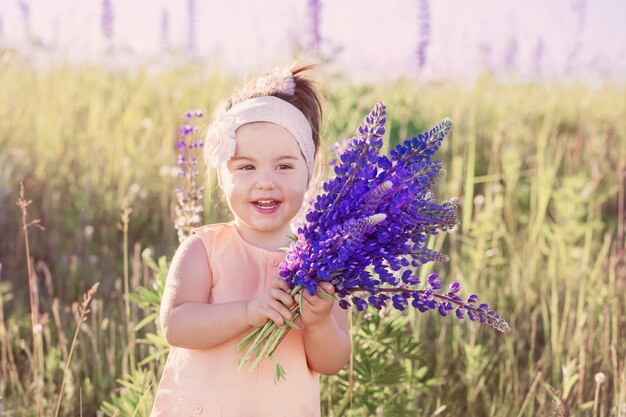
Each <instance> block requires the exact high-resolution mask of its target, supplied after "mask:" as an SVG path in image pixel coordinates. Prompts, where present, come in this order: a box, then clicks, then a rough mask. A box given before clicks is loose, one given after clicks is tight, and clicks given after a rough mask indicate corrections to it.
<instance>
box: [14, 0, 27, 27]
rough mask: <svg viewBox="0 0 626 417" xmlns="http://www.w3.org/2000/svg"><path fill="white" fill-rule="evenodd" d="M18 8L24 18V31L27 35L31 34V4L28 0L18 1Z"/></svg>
mask: <svg viewBox="0 0 626 417" xmlns="http://www.w3.org/2000/svg"><path fill="white" fill-rule="evenodd" d="M16 2H17V7H18V8H19V10H20V15H21V16H22V22H23V23H24V30H26V32H27V33H30V4H28V1H27V0H16Z"/></svg>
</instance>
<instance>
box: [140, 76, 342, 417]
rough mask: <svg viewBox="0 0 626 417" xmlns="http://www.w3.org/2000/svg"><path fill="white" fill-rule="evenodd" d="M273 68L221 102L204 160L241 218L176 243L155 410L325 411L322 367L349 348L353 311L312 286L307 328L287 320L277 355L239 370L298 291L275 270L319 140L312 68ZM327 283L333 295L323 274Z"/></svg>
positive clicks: (204, 415)
mask: <svg viewBox="0 0 626 417" xmlns="http://www.w3.org/2000/svg"><path fill="white" fill-rule="evenodd" d="M311 69H312V67H311V66H306V67H299V68H296V69H293V70H292V71H288V70H282V71H281V70H274V71H273V72H271V73H267V74H264V75H262V76H260V77H258V78H256V79H253V80H251V81H250V82H248V83H247V84H246V85H245V86H243V88H241V89H240V90H239V91H237V92H236V93H235V94H233V95H232V96H231V97H230V98H229V99H227V100H225V101H223V102H222V104H221V107H222V109H221V111H219V112H217V113H216V116H215V119H214V121H213V123H212V125H211V127H210V128H209V131H208V133H207V137H206V141H205V149H204V153H205V155H204V156H205V159H206V161H207V163H208V165H209V166H210V167H214V168H216V169H217V172H218V180H219V184H220V187H221V189H222V190H223V192H224V195H225V197H226V200H227V202H228V206H229V207H230V209H231V211H232V213H233V216H234V221H232V222H231V223H225V224H224V223H222V224H213V225H207V226H203V227H200V228H198V229H195V230H194V232H193V234H192V235H191V236H190V237H189V238H187V239H186V240H185V241H184V242H183V243H182V244H181V245H180V247H179V248H178V250H177V251H176V254H175V256H174V259H173V260H172V265H171V267H170V271H169V275H168V277H167V283H166V287H165V292H164V294H163V300H162V304H161V326H162V328H163V332H164V334H165V338H166V339H167V341H168V343H169V344H170V345H171V349H170V353H169V356H168V358H167V363H166V365H165V369H164V370H163V375H162V377H161V382H160V384H159V388H158V391H157V395H156V400H155V403H154V408H153V410H152V414H151V416H152V417H161V416H163V417H173V416H184V417H188V416H197V417H200V416H201V417H218V416H223V417H287V416H293V417H318V416H319V415H320V392H319V374H334V373H336V372H338V371H339V370H340V369H341V368H342V367H343V366H344V365H345V364H346V362H347V361H348V359H349V356H350V351H351V344H350V338H349V336H348V330H347V328H348V320H347V314H346V312H345V311H344V310H341V309H340V308H339V307H338V305H337V303H335V302H333V301H332V300H329V299H328V298H325V297H320V296H317V295H315V296H310V295H309V294H308V293H306V291H305V293H306V294H305V295H304V300H303V301H304V305H303V313H302V317H301V321H300V322H298V326H299V327H300V329H301V330H291V331H290V332H289V333H288V335H287V337H286V338H285V339H284V340H283V341H282V342H281V343H280V345H279V347H278V349H277V350H276V353H275V355H274V358H275V360H276V361H277V362H279V363H280V364H281V365H282V366H283V368H284V370H285V372H286V374H287V379H286V380H281V381H279V382H277V383H274V366H275V365H274V364H273V363H272V362H269V361H261V363H260V365H259V367H258V369H256V370H254V371H252V372H251V371H248V370H247V369H243V370H242V371H240V372H238V371H237V368H238V362H239V359H240V357H241V353H240V352H238V351H237V343H238V342H239V341H240V340H241V338H242V337H243V336H244V335H245V334H246V333H247V332H248V331H250V330H251V329H252V328H253V327H258V326H262V325H263V324H265V322H267V321H268V320H273V321H274V322H275V323H276V324H277V325H279V326H283V325H284V323H285V322H284V320H285V319H289V320H291V316H290V313H289V308H290V307H292V306H293V305H294V303H295V302H297V300H293V298H292V297H291V296H290V295H289V288H288V287H287V285H286V283H285V282H284V281H283V280H282V279H281V278H279V276H278V266H279V264H280V263H281V262H282V261H283V260H284V258H285V253H284V252H283V251H281V249H280V248H283V247H286V246H288V244H289V239H288V237H287V236H288V235H290V234H293V232H292V231H291V221H292V219H293V218H294V217H295V216H296V215H297V214H298V212H299V211H300V209H301V208H302V205H303V199H304V194H305V192H306V191H307V189H308V186H309V184H310V182H311V180H312V177H313V172H314V162H315V155H316V154H317V150H318V148H319V143H320V124H321V119H322V109H321V104H320V98H319V94H318V92H317V91H316V90H315V88H314V86H313V83H312V81H311V80H310V79H308V78H307V76H306V74H307V73H308V72H310V70H311ZM320 288H321V290H323V291H325V292H327V293H329V294H333V293H334V291H335V289H334V287H333V286H332V285H331V284H329V283H326V282H323V283H321V284H320Z"/></svg>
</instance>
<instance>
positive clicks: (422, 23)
mask: <svg viewBox="0 0 626 417" xmlns="http://www.w3.org/2000/svg"><path fill="white" fill-rule="evenodd" d="M418 3H419V5H418V7H419V10H418V12H419V31H420V32H419V40H418V42H417V48H416V53H417V68H418V70H420V71H421V70H422V69H423V68H424V67H425V66H426V52H427V50H428V44H429V43H430V7H429V4H428V0H418Z"/></svg>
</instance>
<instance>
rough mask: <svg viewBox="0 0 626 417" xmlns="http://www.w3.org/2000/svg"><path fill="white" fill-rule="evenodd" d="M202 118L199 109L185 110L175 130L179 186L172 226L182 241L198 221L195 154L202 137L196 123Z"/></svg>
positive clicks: (200, 196) (200, 189)
mask: <svg viewBox="0 0 626 417" xmlns="http://www.w3.org/2000/svg"><path fill="white" fill-rule="evenodd" d="M202 117H204V113H203V112H202V110H187V111H186V112H185V114H184V115H183V120H184V121H185V123H184V124H183V125H181V126H180V128H179V129H178V139H177V142H176V151H177V152H178V155H177V159H176V165H177V167H178V169H179V171H178V178H179V179H180V181H181V185H180V186H179V187H178V188H177V189H176V203H177V205H176V219H175V221H174V226H175V227H176V230H177V232H178V241H179V242H182V241H183V240H185V238H186V237H187V236H189V235H190V234H191V230H192V229H193V228H194V227H198V226H200V225H201V224H202V212H203V211H204V207H203V204H202V200H203V198H204V188H203V187H202V186H200V185H199V184H198V182H197V181H196V177H197V176H198V167H197V165H198V157H199V155H200V154H202V148H203V147H204V140H203V139H201V138H200V137H199V133H198V132H199V128H198V126H197V123H199V122H200V119H202Z"/></svg>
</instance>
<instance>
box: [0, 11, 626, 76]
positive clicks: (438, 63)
mask: <svg viewBox="0 0 626 417" xmlns="http://www.w3.org/2000/svg"><path fill="white" fill-rule="evenodd" d="M110 1H111V4H112V8H113V14H114V17H113V37H112V39H111V40H110V41H109V40H107V39H106V38H105V37H104V35H103V31H102V25H101V16H102V5H103V0H0V48H12V49H17V50H19V51H20V52H21V53H23V54H25V55H30V56H33V57H34V58H37V59H39V58H41V56H45V57H46V59H49V57H51V56H52V57H55V59H58V58H59V57H62V58H64V59H69V60H71V61H74V62H76V61H81V60H90V61H97V62H101V63H103V64H104V65H107V64H110V65H120V63H123V65H129V64H130V65H133V64H135V63H137V62H145V61H149V62H152V63H154V62H163V63H165V62H168V61H169V60H173V59H180V57H184V56H187V54H188V50H189V48H188V47H187V44H188V39H189V26H190V24H189V13H188V0H153V1H148V0H134V1H131V0H125V1H122V0H110ZM20 4H28V6H29V10H30V14H29V16H30V17H29V21H28V23H27V22H26V20H25V19H24V15H23V14H22V13H21V11H20V10H21V9H20ZM420 4H427V5H428V16H429V17H428V23H429V27H430V31H429V32H430V33H429V34H428V39H429V45H428V48H427V50H426V65H425V67H424V68H423V69H422V70H421V71H420V70H419V69H418V59H417V54H416V48H417V45H418V43H419V41H420V37H421V36H423V31H422V30H421V23H420ZM195 5H196V8H195V37H194V39H195V57H196V58H197V59H200V60H201V61H202V62H203V63H205V64H206V65H211V66H216V67H218V68H221V69H224V70H227V71H233V72H236V73H245V72H250V71H256V70H259V69H266V68H268V67H270V66H273V65H276V64H285V63H288V62H289V61H290V58H291V57H292V56H293V55H292V54H293V51H294V49H295V48H296V46H297V45H301V47H303V48H305V49H306V48H307V47H308V45H310V42H311V19H310V15H309V12H308V7H309V6H308V1H307V0H256V1H252V0H250V1H241V0H240V1H237V0H219V1H218V0H195ZM164 13H165V14H167V15H168V21H169V25H168V26H169V30H168V32H167V45H168V47H169V51H176V53H174V54H172V53H169V54H168V53H166V52H164V46H163V30H162V23H161V22H162V16H163V14H164ZM320 18H321V21H320V22H321V24H320V33H321V38H322V42H321V45H320V48H319V50H320V51H321V53H322V54H323V55H326V56H329V57H331V58H332V60H331V62H332V68H333V69H335V70H337V71H340V72H341V73H343V74H344V75H345V77H346V78H348V79H352V80H364V79H366V80H369V79H396V78H399V77H421V78H424V79H439V78H446V77H454V78H472V77H475V76H476V75H478V74H480V73H481V71H484V70H485V69H491V70H493V71H494V72H497V73H507V74H508V73H511V70H512V72H513V73H515V74H519V75H522V76H528V75H534V74H539V77H541V78H551V77H558V78H563V77H566V78H606V77H609V78H619V79H622V80H623V79H626V0H526V1H524V2H521V1H505V0H430V1H427V0H389V1H386V2H383V1H380V0H335V1H330V0H326V1H322V2H321V16H320ZM29 32H30V34H29ZM173 56H176V57H178V58H173ZM507 57H508V58H507ZM46 62H48V61H46Z"/></svg>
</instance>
